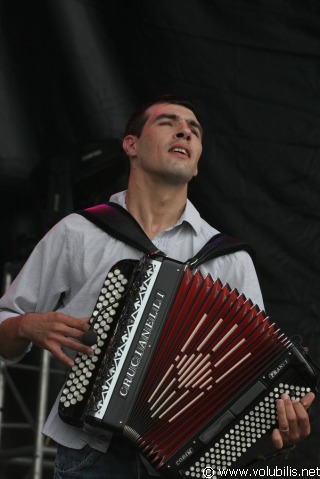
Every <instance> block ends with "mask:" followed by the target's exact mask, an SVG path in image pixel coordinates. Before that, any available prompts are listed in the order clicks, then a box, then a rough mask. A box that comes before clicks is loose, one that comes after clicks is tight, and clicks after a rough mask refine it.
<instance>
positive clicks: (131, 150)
mask: <svg viewBox="0 0 320 479" xmlns="http://www.w3.org/2000/svg"><path fill="white" fill-rule="evenodd" d="M136 140H137V137H136V136H134V135H127V136H125V137H124V139H123V141H122V147H123V149H124V151H125V152H126V154H127V155H128V156H135V154H136Z"/></svg>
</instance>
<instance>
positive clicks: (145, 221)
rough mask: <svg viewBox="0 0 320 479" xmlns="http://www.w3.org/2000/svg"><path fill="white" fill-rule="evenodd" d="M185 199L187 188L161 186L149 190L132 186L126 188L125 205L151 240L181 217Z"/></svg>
mask: <svg viewBox="0 0 320 479" xmlns="http://www.w3.org/2000/svg"><path fill="white" fill-rule="evenodd" d="M186 201H187V188H186V187H185V188H177V187H175V188H165V189H164V188H163V189H159V188H158V189H157V190H156V191H151V190H149V189H144V188H139V187H138V186H132V187H130V185H129V188H128V192H127V195H126V206H127V208H128V211H129V212H130V213H131V214H132V216H133V217H134V218H135V219H136V221H137V222H138V223H139V224H140V226H141V227H142V229H143V230H144V232H145V233H146V235H147V236H148V237H149V238H150V239H151V240H152V239H153V238H154V237H155V236H157V234H159V233H160V232H161V231H163V230H165V229H167V228H169V227H171V226H174V225H175V224H176V223H177V221H178V220H179V218H180V217H181V215H182V213H183V211H184V209H185V206H186Z"/></svg>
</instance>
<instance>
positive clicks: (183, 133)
mask: <svg viewBox="0 0 320 479" xmlns="http://www.w3.org/2000/svg"><path fill="white" fill-rule="evenodd" d="M176 137H177V138H183V139H185V140H187V141H190V140H191V131H190V130H189V128H187V127H186V128H181V129H180V130H179V131H178V132H177V133H176Z"/></svg>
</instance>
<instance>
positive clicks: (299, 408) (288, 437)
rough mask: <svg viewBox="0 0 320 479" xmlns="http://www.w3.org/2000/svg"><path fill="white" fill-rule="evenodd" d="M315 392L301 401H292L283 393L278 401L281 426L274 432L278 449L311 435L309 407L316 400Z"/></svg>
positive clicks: (273, 439)
mask: <svg viewBox="0 0 320 479" xmlns="http://www.w3.org/2000/svg"><path fill="white" fill-rule="evenodd" d="M314 397H315V396H314V394H313V393H308V394H306V395H305V396H304V397H303V398H302V399H301V400H300V401H292V400H291V399H290V397H289V396H288V395H287V394H283V395H282V397H281V399H278V401H277V412H278V420H279V428H277V429H275V430H274V431H273V433H272V441H273V444H274V446H275V447H276V448H277V449H281V448H282V447H285V446H289V445H290V444H295V443H296V442H298V441H300V440H301V439H304V438H305V437H307V436H309V434H310V431H311V428H310V421H309V415H308V412H307V411H308V409H309V407H310V406H311V404H312V402H313V400H314Z"/></svg>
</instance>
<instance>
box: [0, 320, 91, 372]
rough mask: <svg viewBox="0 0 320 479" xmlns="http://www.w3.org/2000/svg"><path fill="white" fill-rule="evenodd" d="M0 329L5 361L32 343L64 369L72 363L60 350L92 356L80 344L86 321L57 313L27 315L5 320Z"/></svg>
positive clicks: (23, 350)
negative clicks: (63, 366) (60, 362)
mask: <svg viewBox="0 0 320 479" xmlns="http://www.w3.org/2000/svg"><path fill="white" fill-rule="evenodd" d="M0 329H1V331H0V351H1V354H2V355H3V356H4V357H6V358H8V359H9V358H14V357H17V356H20V355H21V354H23V353H24V352H25V350H26V348H27V347H28V344H30V343H31V342H32V343H33V344H36V345H37V346H40V347H42V348H44V349H47V350H48V351H50V352H51V353H52V354H53V355H54V356H56V357H57V358H58V359H60V361H62V362H63V363H64V364H66V365H67V366H72V365H73V360H72V359H71V358H70V357H69V356H67V354H65V352H64V351H63V349H62V348H68V349H71V350H73V351H77V352H80V353H84V354H88V355H89V356H91V355H92V354H93V351H92V349H91V348H90V347H89V346H87V345H85V344H83V343H81V338H82V336H83V334H84V333H85V332H86V331H88V329H89V318H74V317H72V316H68V315H67V314H62V313H57V312H49V313H26V314H23V315H21V316H15V317H12V318H8V319H6V320H5V321H4V322H3V323H2V324H1V326H0Z"/></svg>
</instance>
